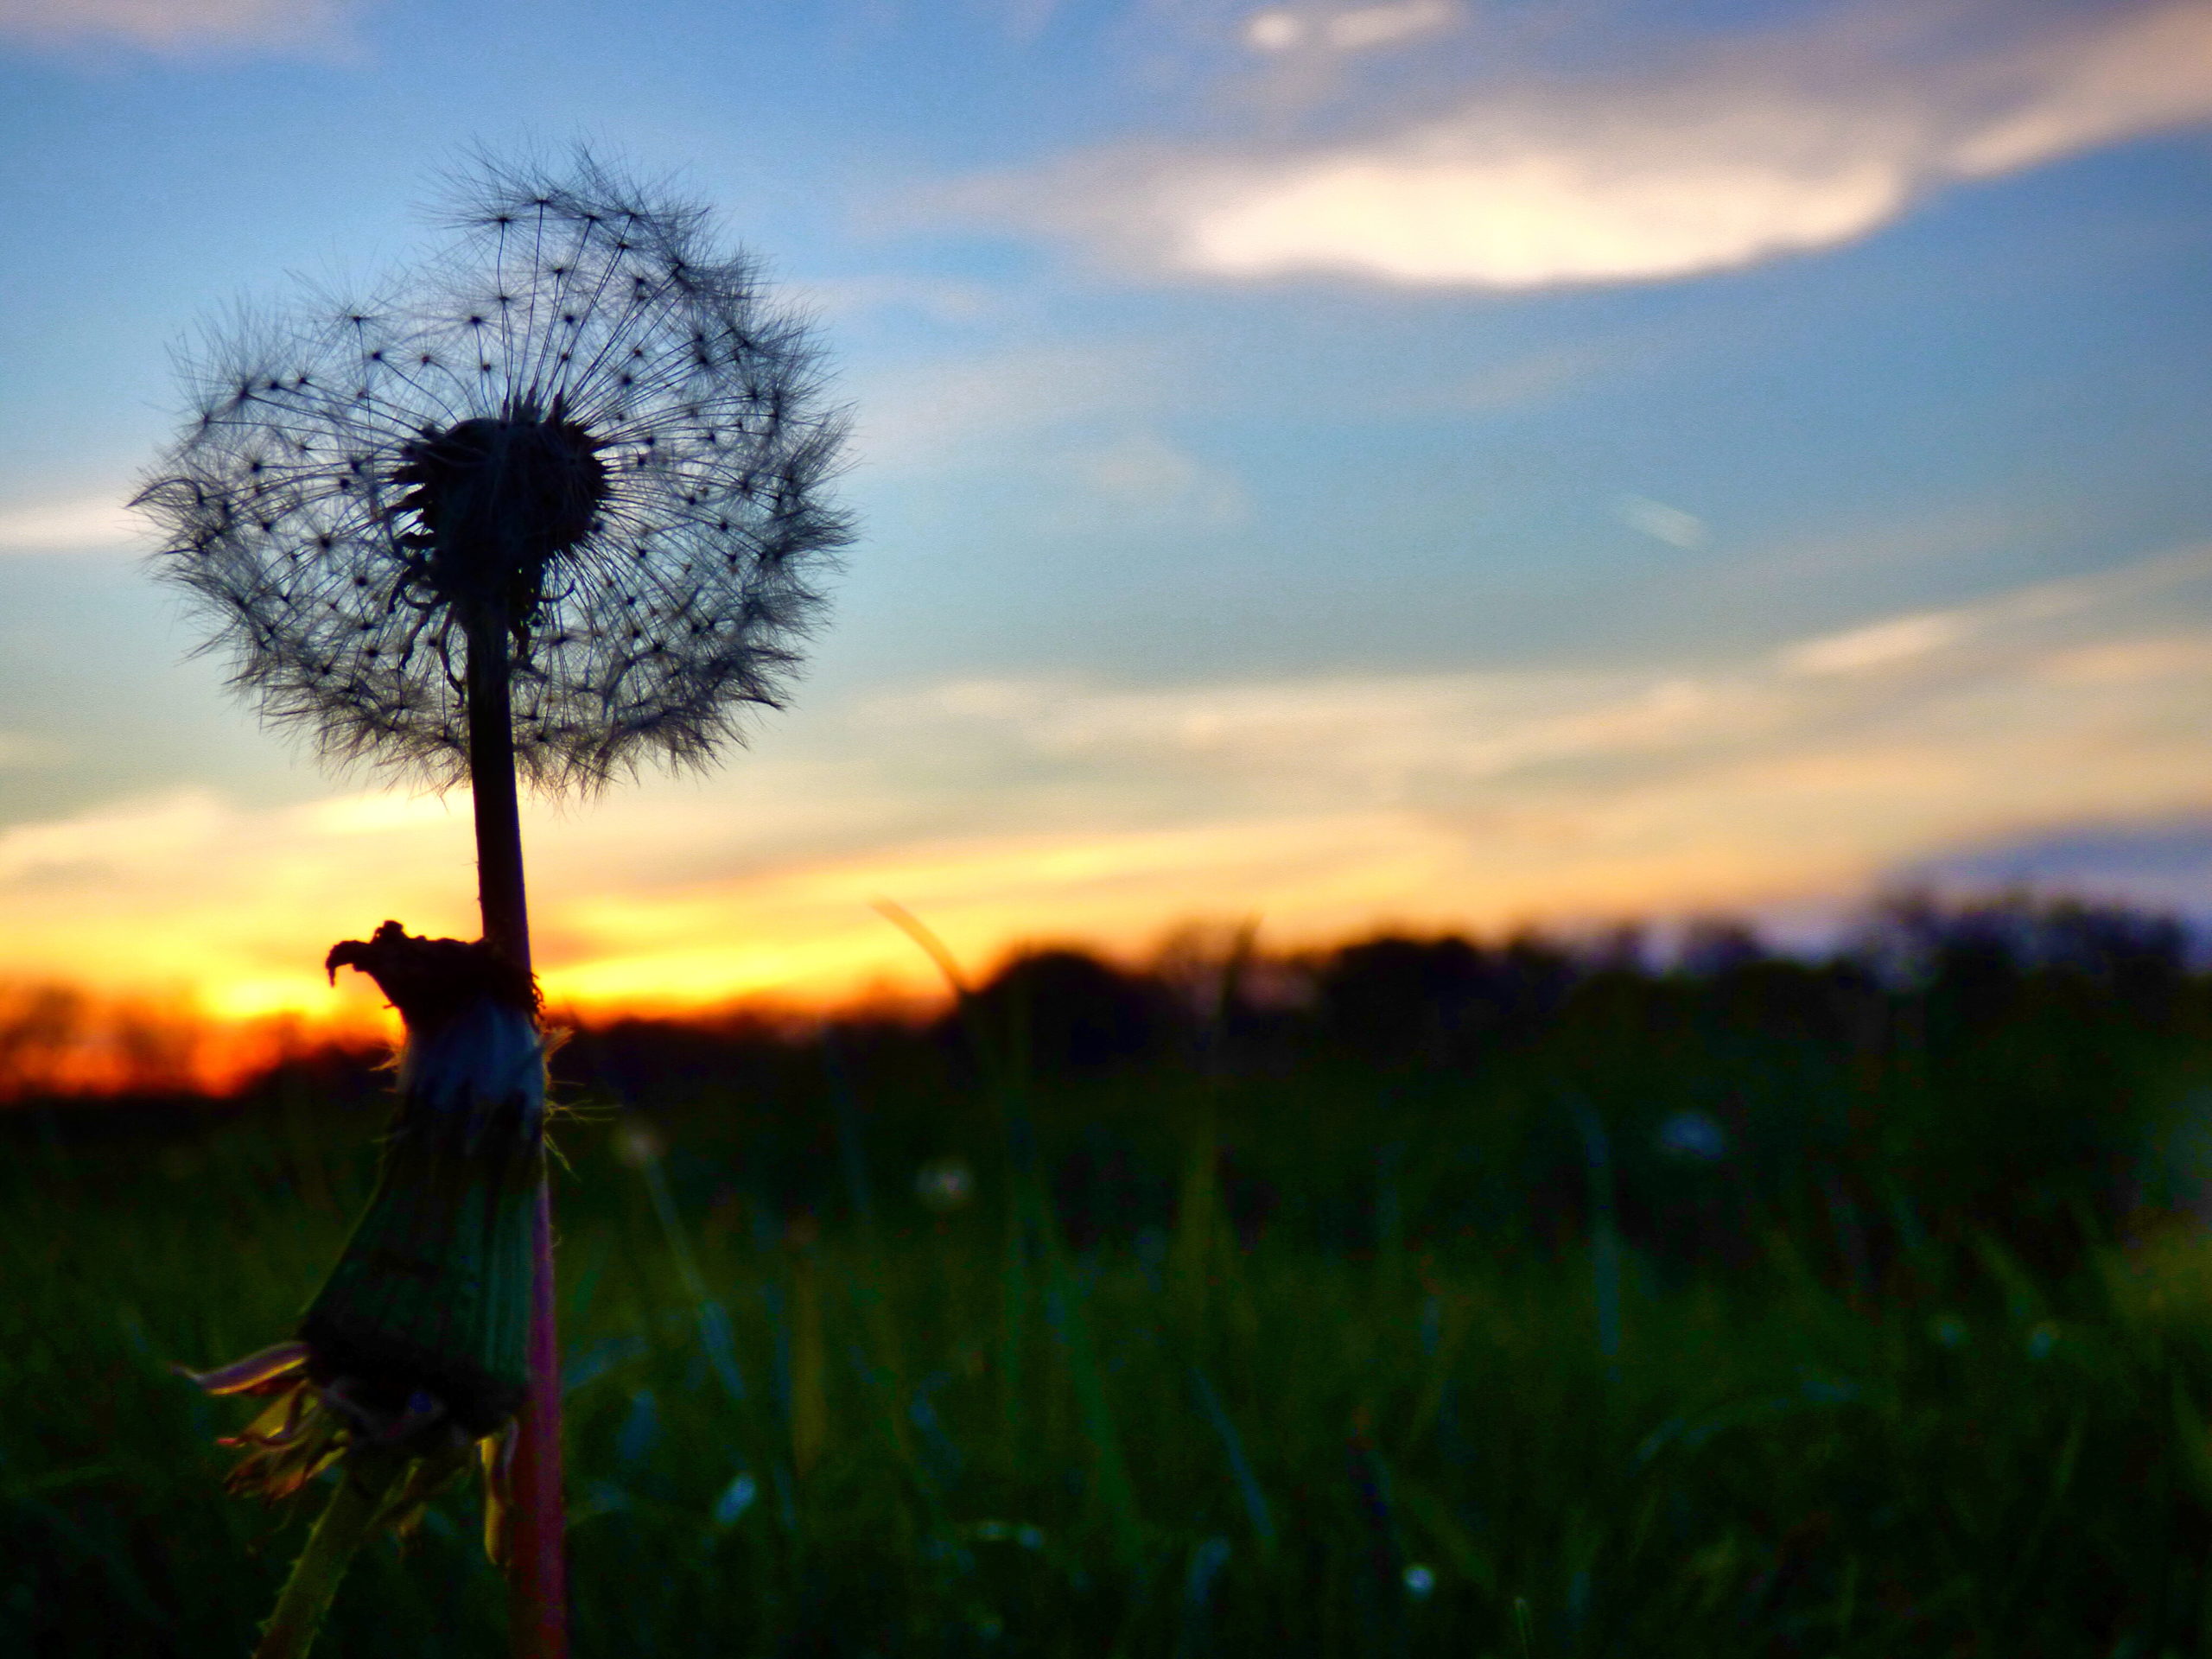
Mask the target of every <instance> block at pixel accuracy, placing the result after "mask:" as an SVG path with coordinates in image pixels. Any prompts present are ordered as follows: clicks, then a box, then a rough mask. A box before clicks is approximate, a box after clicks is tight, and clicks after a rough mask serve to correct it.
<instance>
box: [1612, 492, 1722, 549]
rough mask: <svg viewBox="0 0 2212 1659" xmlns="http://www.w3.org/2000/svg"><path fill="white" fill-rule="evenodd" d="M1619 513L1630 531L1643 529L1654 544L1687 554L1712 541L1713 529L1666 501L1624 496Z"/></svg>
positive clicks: (1638, 496) (1700, 519)
mask: <svg viewBox="0 0 2212 1659" xmlns="http://www.w3.org/2000/svg"><path fill="white" fill-rule="evenodd" d="M1620 514H1621V522H1622V523H1623V524H1626V525H1627V526H1628V527H1629V528H1630V530H1640V531H1643V533H1644V534H1645V535H1647V536H1649V537H1651V538H1652V539H1653V540H1654V541H1658V542H1664V543H1667V545H1668V546H1669V547H1679V548H1681V549H1682V550H1684V551H1685V552H1688V551H1689V550H1694V549H1696V548H1700V547H1703V546H1704V545H1705V544H1706V543H1707V542H1709V541H1711V540H1712V539H1713V531H1712V527H1711V526H1710V525H1708V524H1707V523H1706V522H1705V520H1704V519H1702V518H1699V517H1698V516H1697V515H1696V514H1695V513H1694V512H1688V511H1686V510H1684V509H1683V508H1681V507H1675V506H1669V505H1668V504H1667V503H1666V502H1664V501H1654V500H1653V499H1651V498H1650V497H1649V496H1648V495H1630V496H1624V497H1623V498H1622V499H1621V505H1620Z"/></svg>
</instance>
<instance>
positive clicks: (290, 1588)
mask: <svg viewBox="0 0 2212 1659" xmlns="http://www.w3.org/2000/svg"><path fill="white" fill-rule="evenodd" d="M404 1463H405V1459H404V1458H401V1457H398V1456H396V1455H394V1454H392V1453H390V1452H371V1451H367V1450H359V1451H355V1452H353V1453H352V1454H351V1455H350V1456H348V1457H347V1458H346V1460H345V1462H344V1463H343V1464H342V1465H340V1471H341V1475H340V1480H339V1482H338V1487H337V1490H336V1491H333V1492H332V1493H331V1495H330V1502H329V1503H327V1504H325V1505H324V1506H323V1511H322V1514H321V1516H318V1517H317V1518H316V1520H315V1530H314V1531H313V1532H311V1533H309V1534H308V1542H307V1548H304V1549H302V1551H301V1552H300V1559H299V1560H296V1561H295V1562H294V1563H293V1564H292V1575H291V1577H289V1579H287V1580H284V1590H283V1594H282V1595H280V1596H278V1597H277V1611H275V1612H274V1613H271V1614H270V1617H269V1623H268V1624H264V1625H263V1626H262V1631H261V1643H260V1645H259V1646H258V1647H257V1648H255V1649H254V1650H253V1659H299V1656H301V1655H303V1654H305V1653H306V1652H307V1650H308V1648H309V1646H311V1645H312V1644H313V1643H314V1641H315V1632H316V1631H318V1630H321V1628H322V1620H323V1615H324V1614H326V1613H327V1612H328V1611H330V1603H331V1599H332V1598H333V1597H334V1596H335V1595H336V1594H337V1593H338V1581H339V1580H340V1579H342V1578H344V1577H345V1576H346V1566H347V1564H348V1563H349V1562H351V1561H352V1560H353V1552H354V1551H356V1550H358V1549H359V1548H360V1547H361V1545H362V1544H363V1543H364V1542H365V1541H366V1540H367V1538H368V1536H369V1534H370V1533H371V1532H372V1531H373V1530H374V1529H375V1525H376V1521H377V1517H378V1515H379V1514H380V1513H381V1512H382V1510H383V1509H384V1500H385V1495H386V1493H387V1492H389V1491H390V1490H391V1484H392V1482H393V1481H394V1480H395V1479H397V1478H398V1475H399V1472H400V1470H401V1468H402V1466H403V1465H404Z"/></svg>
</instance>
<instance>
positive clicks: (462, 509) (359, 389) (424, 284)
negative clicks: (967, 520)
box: [137, 156, 850, 788]
mask: <svg viewBox="0 0 2212 1659" xmlns="http://www.w3.org/2000/svg"><path fill="white" fill-rule="evenodd" d="M442 223H443V226H444V228H445V230H446V232H448V238H449V239H448V244H447V245H445V246H444V247H443V248H442V250H441V251H438V252H437V253H435V255H434V256H433V257H430V258H429V260H428V261H427V262H426V263H424V264H423V265H421V266H420V267H418V268H417V269H416V270H414V271H413V272H412V273H410V274H409V275H408V276H407V277H404V279H402V280H400V281H397V282H395V283H392V284H391V287H390V289H389V291H387V292H385V293H383V294H380V295H378V296H376V297H375V298H374V299H373V300H368V301H352V300H348V301H345V302H335V301H331V300H329V299H327V298H321V299H310V300H309V301H308V302H305V303H303V304H302V305H301V306H300V307H298V308H296V309H294V310H292V311H290V312H289V313H285V314H282V315H272V316H268V317H264V318H259V319H248V320H245V321H241V322H240V323H238V325H236V326H234V327H231V328H229V329H227V330H226V331H224V332H223V333H221V334H219V336H217V337H216V338H215V339H214V340H213V343H212V344H211V345H210V346H207V348H206V349H205V350H203V351H202V352H201V353H200V354H199V355H198V357H197V359H195V360H194V362H193V364H192V365H190V367H189V369H188V373H189V377H190V380H191V383H192V385H193V386H194V407H193V408H192V410H191V411H190V414H189V416H188V420H187V422H186V423H185V426H184V432H183V435H182V437H181V439H180V440H179V442H177V443H176V445H175V448H172V449H171V450H170V451H169V452H168V454H167V455H166V456H164V457H163V459H162V461H161V462H160V464H159V466H158V467H157V468H156V471H155V474H154V475H153V476H152V477H151V478H150V479H149V480H148V481H147V483H146V485H145V486H144V488H143V490H142V491H141V493H140V494H139V496H138V498H137V505H139V506H140V507H141V508H143V510H144V511H145V512H147V513H148V515H149V518H151V519H152V521H153V522H154V524H156V526H157V527H158V529H159V531H160V532H161V534H162V537H163V550H162V552H161V553H160V554H158V555H157V560H158V562H159V563H160V566H161V569H162V573H163V574H164V575H166V576H167V577H168V579H169V580H171V581H173V582H175V583H177V584H178V585H179V586H181V587H182V588H184V589H185V590H187V592H188V593H189V594H191V595H192V596H193V597H194V599H196V600H197V601H200V603H201V604H202V605H203V606H204V607H206V608H207V610H208V611H210V612H211V613H213V615H214V617H215V618H216V620H217V621H218V623H219V634H218V636H217V638H216V639H215V641H214V642H213V643H214V644H216V645H219V646H222V647H225V648H226V649H228V650H229V651H230V652H232V654H233V656H234V658H235V661H236V664H237V676H236V677H237V682H238V684H239V685H240V687H241V688H242V689H244V690H246V691H248V692H249V693H250V694H251V695H253V696H255V697H257V699H258V701H259V702H260V705H261V707H262V709H263V711H264V714H265V715H267V716H268V717H270V719H272V720H274V721H278V722H282V723H290V724H296V725H299V726H301V727H303V728H307V729H308V730H309V731H310V732H312V734H314V736H315V739H316V741H317V742H318V743H319V745H320V747H321V748H322V750H323V751H324V752H325V753H326V754H327V755H328V756H329V757H331V758H332V759H334V760H338V761H340V762H344V761H350V760H368V761H371V762H373V763H377V764H379V765H382V766H386V767H389V768H391V769H392V770H395V771H397V772H411V773H414V774H416V775H418V776H423V777H427V778H428V779H430V780H431V781H434V782H439V783H448V782H454V781H457V780H459V779H461V778H463V777H465V776H466V773H467V710H466V708H465V705H464V702H463V692H462V687H463V685H464V683H465V681H464V675H463V666H464V658H465V655H466V646H467V636H468V632H469V629H470V627H471V626H472V624H473V623H474V624H481V623H482V621H483V619H485V618H486V617H487V616H497V617H499V619H500V620H501V621H502V622H503V623H504V625H505V628H506V629H507V631H508V632H509V634H510V635H511V638H512V647H511V649H512V665H513V666H512V698H513V704H514V715H515V742H516V749H517V760H518V764H519V766H520V768H521V770H522V772H523V773H524V776H525V778H527V779H529V780H530V781H531V782H532V783H534V784H537V785H541V786H544V787H549V788H554V787H560V786H564V785H580V786H582V787H587V788H588V787H591V786H593V785H597V784H600V783H602V782H604V781H606V780H607V779H609V778H612V777H613V776H616V775H618V774H621V773H624V772H631V771H634V770H636V769H637V768H638V767H639V766H640V765H641V764H645V763H658V764H664V765H669V766H677V767H683V766H701V765H703V764H705V763H706V762H707V761H708V760H710V759H711V757H712V755H713V753H714V752H715V749H716V748H718V747H720V746H721V744H723V743H725V742H728V741H739V740H741V738H742V736H743V719H744V716H745V715H747V712H748V711H750V710H753V709H760V708H773V707H779V706H780V705H781V703H782V701H783V697H784V694H785V687H786V683H787V682H788V679H789V677H790V676H791V672H792V671H793V670H794V668H795V666H796V664H797V663H798V654H799V647H800V646H801V645H802V644H803V643H804V639H805V637H806V635H807V634H808V632H810V629H811V627H812V626H813V625H814V623H815V622H816V621H817V619H818V617H819V615H820V613H821V611H822V608H823V595H822V592H821V583H822V580H823V577H824V576H825V575H827V574H828V572H829V569H830V568H831V567H832V566H833V565H834V563H835V556H836V550H837V549H838V548H839V547H841V546H842V545H844V544H845V543H847V542H848V541H849V539H850V527H849V521H848V519H847V518H846V517H845V515H844V514H843V513H842V512H841V511H840V510H839V509H838V508H837V507H836V505H835V504H834V503H833V502H832V501H831V500H830V499H829V495H828V486H829V481H830V479H831V477H832V475H833V474H835V472H836V467H837V464H838V455H839V450H840V446H841V443H842V436H843V423H842V416H841V414H840V412H839V411H838V410H836V409H835V408H833V407H831V406H830V405H829V403H828V401H827V400H826V398H825V397H824V392H823V383H822V372H821V368H820V364H819V358H818V354H817V350H816V348H815V346H814V344H813V342H812V340H811V339H810V335H809V334H808V331H807V329H806V327H804V323H803V322H802V321H800V320H799V319H798V318H797V317H796V316H794V315H790V314H787V313H783V312H779V311H777V310H775V309H774V308H772V307H771V306H769V305H768V304H767V303H766V302H765V301H764V299H763V298H762V296H761V288H760V281H759V278H758V276H757V273H756V271H755V270H754V269H753V265H752V264H751V263H750V262H749V261H748V260H747V258H745V257H743V256H742V255H741V254H734V253H732V254H725V253H723V252H721V251H719V249H718V248H717V246H716V245H715V240H714V238H713V235H712V226H711V225H710V223H709V218H708V215H707V213H705V211H704V210H703V209H702V207H699V206H697V205H696V204H694V203H690V202H686V201H683V200H678V199H676V198H674V197H671V196H668V195H667V194H665V193H664V192H659V191H654V190H649V189H644V188H639V186H637V185H635V184H633V183H632V182H630V181H626V180H625V179H623V178H621V177H620V176H618V175H616V174H614V173H613V172H612V171H611V170H609V169H608V168H605V167H603V166H601V164H599V163H597V162H594V161H593V160H592V159H590V158H589V157H588V156H580V157H578V158H577V159H576V160H575V162H572V163H571V164H570V165H569V166H568V167H567V168H564V169H557V170H556V169H551V168H543V167H538V166H534V165H533V166H525V167H508V166H503V165H499V164H493V163H486V164H484V165H482V166H480V168H478V170H477V171H476V173H475V175H474V177H473V178H472V179H471V180H470V181H468V182H467V183H466V184H465V185H463V186H461V187H459V188H458V189H457V191H456V194H454V197H453V199H452V200H450V201H449V202H448V205H447V210H446V212H445V213H444V214H443V216H442ZM762 480H770V481H771V483H770V486H769V487H767V488H765V489H764V488H763V486H762ZM280 572H281V573H283V580H282V581H281V582H280V581H279V580H278V575H279V573H280ZM341 594H342V595H344V596H346V601H347V602H346V603H345V604H343V605H341V604H340V603H339V602H338V596H339V595H341ZM698 624H704V625H705V626H697V625H698Z"/></svg>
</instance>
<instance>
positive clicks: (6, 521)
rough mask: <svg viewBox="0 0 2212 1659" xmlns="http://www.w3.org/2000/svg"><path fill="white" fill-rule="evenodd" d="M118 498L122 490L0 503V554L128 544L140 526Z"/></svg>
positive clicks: (61, 550) (135, 517)
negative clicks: (60, 498) (47, 499)
mask: <svg viewBox="0 0 2212 1659" xmlns="http://www.w3.org/2000/svg"><path fill="white" fill-rule="evenodd" d="M123 498H124V493H123V492H121V491H118V492H116V493H112V494H107V495H87V496H73V497H69V498H67V499H62V500H50V501H35V502H0V554H6V553H59V552H69V551H74V550H80V549H87V548H91V549H126V548H130V547H132V546H134V545H135V544H136V543H137V539H138V536H139V533H140V531H141V528H142V526H141V524H140V522H139V520H138V518H137V516H136V515H135V514H133V513H132V512H131V511H130V508H128V507H127V506H125V505H124V501H123Z"/></svg>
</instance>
